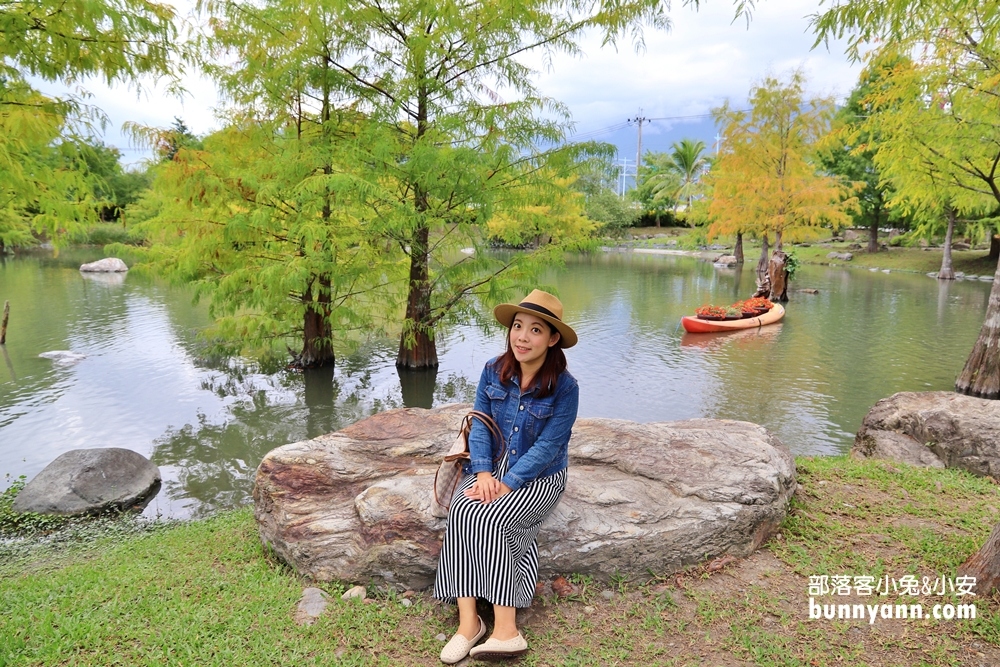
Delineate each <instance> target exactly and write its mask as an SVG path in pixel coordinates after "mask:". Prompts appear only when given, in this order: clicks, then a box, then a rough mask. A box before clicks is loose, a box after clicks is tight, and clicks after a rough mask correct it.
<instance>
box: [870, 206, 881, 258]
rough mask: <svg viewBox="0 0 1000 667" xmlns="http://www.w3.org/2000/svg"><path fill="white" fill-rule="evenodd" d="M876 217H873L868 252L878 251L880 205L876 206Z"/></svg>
mask: <svg viewBox="0 0 1000 667" xmlns="http://www.w3.org/2000/svg"><path fill="white" fill-rule="evenodd" d="M874 214H875V215H874V217H873V218H872V226H871V227H870V228H869V231H868V252H873V253H874V252H878V218H879V207H878V206H876V207H875V211H874Z"/></svg>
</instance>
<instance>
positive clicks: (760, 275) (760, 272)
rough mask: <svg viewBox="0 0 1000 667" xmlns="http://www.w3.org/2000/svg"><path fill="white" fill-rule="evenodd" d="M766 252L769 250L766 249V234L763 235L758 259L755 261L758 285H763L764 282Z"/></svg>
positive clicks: (765, 275)
mask: <svg viewBox="0 0 1000 667" xmlns="http://www.w3.org/2000/svg"><path fill="white" fill-rule="evenodd" d="M768 250H769V248H768V244H767V234H764V240H763V243H762V245H761V246H760V259H758V260H757V282H758V283H763V282H764V278H766V277H767V260H768V254H767V251H768Z"/></svg>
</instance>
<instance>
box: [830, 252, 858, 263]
mask: <svg viewBox="0 0 1000 667" xmlns="http://www.w3.org/2000/svg"><path fill="white" fill-rule="evenodd" d="M826 258H827V259H839V260H841V261H844V262H850V261H851V260H853V259H854V255H852V254H851V253H849V252H828V253H826Z"/></svg>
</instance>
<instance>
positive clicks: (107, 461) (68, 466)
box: [13, 447, 160, 516]
mask: <svg viewBox="0 0 1000 667" xmlns="http://www.w3.org/2000/svg"><path fill="white" fill-rule="evenodd" d="M159 490H160V469H159V468H157V467H156V466H155V465H153V463H152V462H150V460H149V459H147V458H146V457H145V456H143V455H142V454H139V453H136V452H133V451H132V450H130V449H121V448H119V447H105V448H100V449H74V450H71V451H68V452H65V453H63V454H60V455H59V456H58V457H56V459H55V460H54V461H52V463H50V464H49V465H47V466H45V468H44V469H43V470H42V471H41V472H40V473H38V475H36V476H35V478H34V479H32V480H31V481H30V482H28V483H27V485H25V487H24V489H22V490H21V492H20V493H19V494H17V497H16V498H15V499H14V505H13V509H14V511H15V512H35V513H37V514H62V515H67V516H75V515H83V514H99V513H101V512H103V511H105V510H109V509H112V510H114V509H127V508H131V507H137V506H138V507H143V506H145V504H146V503H148V502H149V500H150V499H152V498H153V496H155V495H156V494H157V492H158V491H159Z"/></svg>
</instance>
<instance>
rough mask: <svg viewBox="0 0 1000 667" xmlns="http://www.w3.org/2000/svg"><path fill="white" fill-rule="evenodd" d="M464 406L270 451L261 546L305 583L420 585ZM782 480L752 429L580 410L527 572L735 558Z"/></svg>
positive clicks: (779, 464) (779, 499) (597, 570)
mask: <svg viewBox="0 0 1000 667" xmlns="http://www.w3.org/2000/svg"><path fill="white" fill-rule="evenodd" d="M469 409H470V406H468V405H449V406H443V407H440V408H435V409H433V410H422V409H418V408H408V409H401V410H391V411H388V412H384V413H380V414H377V415H374V416H372V417H369V418H368V419H365V420H362V421H360V422H357V423H355V424H353V425H351V426H349V427H347V428H345V429H343V430H341V431H338V432H336V433H331V434H328V435H324V436H320V437H318V438H315V439H313V440H307V441H303V442H297V443H293V444H290V445H285V446H283V447H279V448H277V449H275V450H272V451H271V452H270V453H269V454H268V455H267V456H266V457H264V460H263V461H262V462H261V464H260V467H259V468H258V469H257V477H256V483H255V486H254V504H255V516H256V518H257V522H258V526H259V528H260V535H261V539H262V541H263V542H264V544H265V545H268V546H269V547H271V548H272V549H273V550H274V552H275V553H276V554H277V555H278V556H279V557H280V558H282V559H283V560H284V561H285V562H287V563H288V564H289V565H291V566H292V567H293V568H294V569H295V570H297V571H298V572H300V573H301V574H304V575H308V576H309V577H312V578H314V579H316V580H319V581H330V580H346V581H353V582H359V581H360V582H369V581H374V582H376V583H382V584H388V585H393V586H396V587H404V588H414V589H418V588H426V587H427V586H429V585H430V584H431V583H432V582H433V577H434V570H435V568H436V566H437V557H438V552H439V550H440V547H441V537H442V534H443V531H444V528H445V520H444V519H438V518H435V517H434V516H433V515H432V514H431V509H430V499H431V492H432V487H433V482H434V472H435V470H436V467H437V463H438V462H439V460H440V457H441V456H442V455H443V454H444V452H446V451H447V449H448V447H449V446H450V445H451V443H452V442H453V441H454V437H455V433H456V432H457V431H458V427H459V422H460V421H461V418H462V416H463V415H464V414H465V413H466V412H468V410H469ZM794 488H795V463H794V460H793V458H792V456H791V454H790V453H789V451H788V449H787V448H786V447H785V446H784V445H782V444H781V442H779V441H778V439H777V438H776V437H775V436H774V435H772V434H771V433H769V432H768V431H767V430H765V429H764V428H763V427H761V426H758V425H756V424H751V423H748V422H736V421H723V420H711V419H693V420H687V421H679V422H660V423H651V424H638V423H635V422H629V421H623V420H614V419H580V420H578V421H577V423H576V425H575V427H574V429H573V438H572V440H571V441H570V469H569V482H568V485H567V489H566V493H565V495H564V496H563V498H562V500H561V502H560V503H559V505H558V506H557V507H556V509H555V510H554V511H553V513H552V514H551V515H550V516H549V517H548V519H546V521H545V523H544V524H543V526H542V529H541V532H540V534H539V538H538V545H539V551H540V576H541V577H547V576H551V575H552V574H555V573H572V572H576V573H580V574H586V575H593V576H595V577H597V578H599V579H605V580H606V579H608V578H609V577H611V576H612V575H614V574H615V573H619V574H623V575H628V576H633V577H648V576H649V574H650V572H653V573H656V574H667V573H670V572H674V571H677V570H679V569H681V568H683V567H685V566H687V565H690V564H693V563H697V562H699V561H702V560H704V559H706V558H713V557H715V556H719V555H721V554H733V555H737V556H746V555H748V554H750V553H751V552H752V551H754V550H755V549H757V548H758V547H759V546H760V545H761V544H762V543H763V542H764V541H765V540H767V539H768V538H769V537H770V536H771V535H772V534H773V533H774V532H775V530H776V529H777V527H778V525H779V523H780V522H781V520H782V519H783V518H784V516H785V513H786V511H787V506H788V500H789V498H790V496H791V494H792V492H793V491H794Z"/></svg>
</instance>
